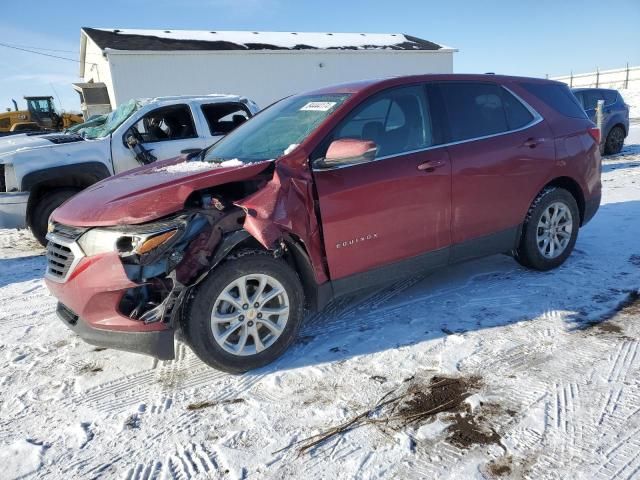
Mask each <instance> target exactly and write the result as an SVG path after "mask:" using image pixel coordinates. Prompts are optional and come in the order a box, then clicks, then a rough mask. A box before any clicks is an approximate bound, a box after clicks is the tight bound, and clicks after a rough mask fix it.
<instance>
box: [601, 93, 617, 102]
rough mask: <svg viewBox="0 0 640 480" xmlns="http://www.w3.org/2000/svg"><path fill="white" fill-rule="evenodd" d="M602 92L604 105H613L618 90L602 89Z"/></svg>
mask: <svg viewBox="0 0 640 480" xmlns="http://www.w3.org/2000/svg"><path fill="white" fill-rule="evenodd" d="M602 94H603V95H604V104H605V105H613V104H614V103H616V102H617V101H618V92H613V91H611V90H604V91H603V92H602Z"/></svg>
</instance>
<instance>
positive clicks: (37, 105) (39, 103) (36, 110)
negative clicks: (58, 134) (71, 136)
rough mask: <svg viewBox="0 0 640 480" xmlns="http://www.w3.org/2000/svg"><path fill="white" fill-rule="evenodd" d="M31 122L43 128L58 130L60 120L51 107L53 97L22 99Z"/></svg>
mask: <svg viewBox="0 0 640 480" xmlns="http://www.w3.org/2000/svg"><path fill="white" fill-rule="evenodd" d="M24 99H25V100H26V101H27V110H28V111H29V115H30V116H31V121H32V122H35V123H37V124H38V125H40V126H41V127H43V128H46V129H54V130H58V129H60V128H61V126H62V125H61V123H62V119H61V118H60V115H58V113H57V112H56V110H55V108H54V106H53V97H24Z"/></svg>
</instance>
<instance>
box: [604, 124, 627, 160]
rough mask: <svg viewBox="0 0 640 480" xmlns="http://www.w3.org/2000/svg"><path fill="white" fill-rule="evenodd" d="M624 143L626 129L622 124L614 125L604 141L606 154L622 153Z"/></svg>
mask: <svg viewBox="0 0 640 480" xmlns="http://www.w3.org/2000/svg"><path fill="white" fill-rule="evenodd" d="M623 145H624V130H623V128H622V127H620V126H616V127H613V128H612V129H611V131H610V132H609V134H608V135H607V139H606V141H605V143H604V153H605V155H615V154H616V153H620V151H621V150H622V146H623Z"/></svg>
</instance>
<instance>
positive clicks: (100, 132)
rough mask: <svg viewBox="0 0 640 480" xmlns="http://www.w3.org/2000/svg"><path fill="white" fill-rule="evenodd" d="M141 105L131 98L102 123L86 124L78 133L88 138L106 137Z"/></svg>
mask: <svg viewBox="0 0 640 480" xmlns="http://www.w3.org/2000/svg"><path fill="white" fill-rule="evenodd" d="M141 106H142V104H141V103H140V102H138V101H137V100H129V101H128V102H127V103H123V104H122V105H120V106H119V107H118V108H116V109H115V110H114V111H113V112H111V113H110V114H109V115H107V117H106V119H105V120H104V121H103V122H102V123H101V124H100V123H99V124H98V125H94V126H86V127H85V128H81V129H79V130H78V132H77V133H79V134H80V135H82V136H83V137H84V138H88V139H94V138H102V137H106V136H107V135H110V134H111V133H113V131H114V130H115V129H116V128H118V127H119V126H120V125H122V122H124V121H125V120H126V119H127V118H129V117H130V116H131V114H132V113H133V112H135V111H136V110H138V109H139V108H140V107H141ZM87 123H89V122H87Z"/></svg>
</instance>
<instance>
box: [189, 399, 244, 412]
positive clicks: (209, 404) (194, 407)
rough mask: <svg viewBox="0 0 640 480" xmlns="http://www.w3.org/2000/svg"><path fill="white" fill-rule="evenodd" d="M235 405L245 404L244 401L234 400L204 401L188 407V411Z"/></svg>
mask: <svg viewBox="0 0 640 480" xmlns="http://www.w3.org/2000/svg"><path fill="white" fill-rule="evenodd" d="M235 403H244V399H243V398H233V399H230V400H222V401H219V402H211V401H208V400H204V401H202V402H195V403H190V404H189V405H187V410H202V409H203V408H209V407H215V406H217V405H233V404H235Z"/></svg>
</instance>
